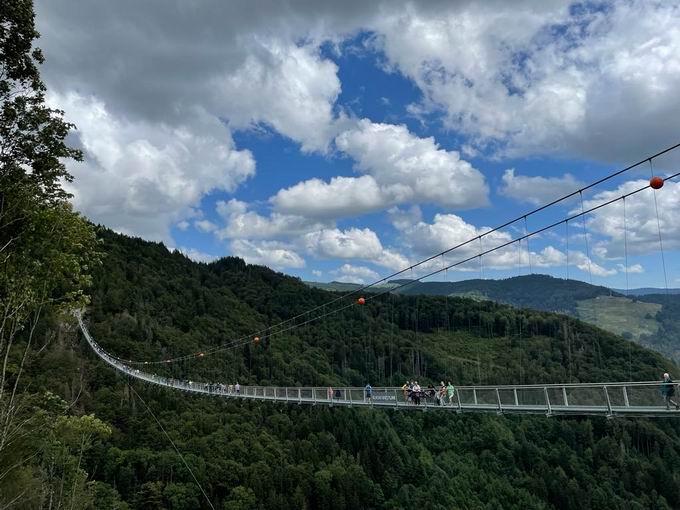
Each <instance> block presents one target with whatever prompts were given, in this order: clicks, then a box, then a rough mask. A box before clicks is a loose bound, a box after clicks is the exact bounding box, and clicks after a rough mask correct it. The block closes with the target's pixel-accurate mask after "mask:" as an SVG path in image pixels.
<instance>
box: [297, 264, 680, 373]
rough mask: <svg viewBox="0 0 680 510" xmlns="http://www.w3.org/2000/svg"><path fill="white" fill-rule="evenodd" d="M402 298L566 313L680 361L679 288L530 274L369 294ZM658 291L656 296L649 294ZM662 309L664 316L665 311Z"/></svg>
mask: <svg viewBox="0 0 680 510" xmlns="http://www.w3.org/2000/svg"><path fill="white" fill-rule="evenodd" d="M307 284H308V285H310V286H312V287H315V288H322V289H325V290H331V291H344V292H348V291H353V290H356V289H358V288H360V287H361V285H358V284H353V283H340V282H331V283H318V282H307ZM387 289H393V291H392V292H395V293H398V294H404V295H428V296H459V297H469V298H471V299H476V300H484V299H488V300H491V301H497V302H499V303H505V304H509V305H513V306H516V307H521V308H531V309H534V310H543V311H546V312H559V313H566V314H569V315H572V316H574V317H577V318H579V319H581V320H583V321H585V322H588V323H590V324H593V325H595V326H597V327H599V328H601V329H604V330H606V331H609V332H612V333H615V334H617V335H622V336H624V338H626V339H628V340H633V341H635V342H637V343H639V344H641V345H644V346H646V347H649V348H651V349H654V350H655V351H657V352H660V353H661V354H663V355H664V356H666V357H669V358H670V359H673V360H676V361H677V360H678V359H680V335H678V331H679V330H680V314H678V313H677V310H678V307H679V306H680V296H678V295H677V292H676V291H677V289H669V290H668V293H666V292H665V290H664V291H663V293H661V294H660V293H659V289H633V290H632V291H630V292H629V291H626V290H618V291H616V290H611V289H608V288H606V287H601V286H597V285H590V284H588V283H586V282H582V281H579V280H565V279H562V278H553V277H551V276H548V275H541V274H532V275H524V276H517V277H513V278H507V279H503V280H481V279H471V280H465V281H460V282H431V281H425V282H418V281H413V280H390V281H389V282H387V283H384V284H380V285H377V286H375V287H372V288H371V289H368V291H367V292H384V291H385V290H387ZM652 290H654V291H655V292H656V293H654V292H650V291H652ZM662 309H663V311H662Z"/></svg>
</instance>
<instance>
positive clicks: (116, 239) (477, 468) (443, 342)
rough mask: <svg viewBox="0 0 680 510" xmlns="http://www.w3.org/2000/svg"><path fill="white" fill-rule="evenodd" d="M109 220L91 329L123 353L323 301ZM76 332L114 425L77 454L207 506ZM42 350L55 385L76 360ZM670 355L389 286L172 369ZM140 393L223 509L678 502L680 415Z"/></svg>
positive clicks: (577, 376)
mask: <svg viewBox="0 0 680 510" xmlns="http://www.w3.org/2000/svg"><path fill="white" fill-rule="evenodd" d="M100 235H101V237H102V238H103V239H104V247H105V249H106V252H107V256H106V258H105V261H104V266H103V268H102V269H101V271H98V272H97V274H96V278H95V287H94V291H93V302H92V307H91V310H90V312H89V315H88V317H89V320H90V329H91V331H93V332H94V334H95V336H96V337H97V339H98V341H99V342H101V343H102V344H103V345H105V346H106V347H107V349H110V350H111V352H113V353H116V354H123V355H124V356H126V357H127V356H130V357H135V358H157V357H163V356H166V355H176V354H184V353H192V352H194V353H195V352H197V351H198V350H201V349H206V348H208V347H210V346H214V345H218V344H219V343H222V342H225V341H227V340H228V339H230V338H233V337H237V336H241V335H245V334H247V333H249V332H251V331H253V330H256V329H258V328H261V327H262V326H263V325H269V324H272V323H275V322H277V321H279V320H283V319H287V318H289V317H291V316H294V315H296V314H298V313H300V312H301V311H303V310H305V309H308V308H310V307H312V306H314V305H317V304H321V303H323V302H326V301H328V300H329V299H330V298H331V296H329V295H328V294H326V293H324V292H322V291H319V290H315V289H309V288H308V287H306V286H305V285H304V284H302V283H301V282H300V281H299V280H296V279H293V278H289V277H285V276H283V275H280V274H277V273H274V272H272V271H270V270H268V269H265V268H262V267H255V266H248V265H246V264H244V263H243V261H241V260H239V259H233V258H228V259H223V260H221V261H219V262H216V263H213V264H208V265H206V264H196V263H193V262H191V261H190V260H188V259H186V258H185V257H183V256H182V255H180V254H177V253H170V252H168V251H167V250H166V249H165V248H164V247H163V246H162V245H159V244H154V243H147V242H144V241H141V240H138V239H131V238H127V237H123V236H119V235H116V234H113V233H111V232H109V231H106V230H101V231H100ZM81 345H82V346H83V348H84V349H86V350H85V351H84V355H85V357H86V359H87V361H82V362H83V363H85V367H84V370H83V372H82V373H83V374H84V377H85V380H86V384H87V389H86V391H85V392H84V395H83V397H81V400H80V401H79V405H80V406H82V411H81V412H86V413H92V412H94V413H95V415H96V416H98V417H99V418H100V419H103V420H105V421H106V422H108V423H110V424H111V426H112V428H113V433H112V434H111V436H110V437H109V438H108V439H103V440H101V441H96V442H93V443H92V446H91V447H90V449H89V450H88V453H87V454H86V455H84V457H83V465H84V469H85V471H87V472H88V473H91V475H92V476H93V477H94V479H95V480H96V482H97V484H99V485H97V487H98V489H97V490H98V491H99V492H100V493H106V494H109V496H110V497H111V498H112V501H114V502H115V503H112V504H116V505H118V504H119V503H118V502H117V501H118V500H117V499H116V496H117V495H119V496H120V500H121V501H124V502H126V503H127V504H128V505H129V506H130V508H134V509H137V508H139V509H142V508H207V503H206V502H205V500H204V499H203V496H202V494H201V493H200V490H199V489H198V487H197V486H196V485H195V483H194V481H193V478H192V476H191V474H190V473H189V472H188V471H187V469H186V467H185V466H184V464H183V462H182V461H181V459H179V457H178V456H177V455H176V453H175V452H174V450H173V449H172V447H171V446H170V444H169V443H168V441H167V439H166V438H165V437H164V435H163V433H162V432H161V431H160V429H159V428H158V426H157V424H156V423H155V421H154V420H153V418H152V417H151V416H150V415H149V414H148V413H147V412H146V410H145V407H144V406H143V405H141V404H140V403H139V402H138V401H137V400H136V398H134V397H133V396H132V395H131V393H130V392H129V391H128V390H127V388H126V381H125V380H124V379H122V378H121V377H119V376H118V375H117V374H115V373H113V372H112V371H110V370H109V369H105V368H103V367H102V364H101V362H100V361H99V360H98V358H96V357H95V356H94V355H93V354H92V353H90V352H89V350H87V349H88V348H87V346H86V345H84V344H83V343H82V342H81ZM570 352H571V354H570ZM43 358H44V361H43V360H42V358H41V359H38V360H36V363H35V364H34V365H33V366H32V367H31V372H30V378H31V381H32V382H33V384H35V385H37V386H46V387H60V384H61V383H60V381H62V380H63V379H64V374H65V373H67V372H72V371H73V369H72V368H66V367H69V366H70V365H69V363H70V361H68V360H71V359H73V355H72V354H71V353H69V352H68V351H61V352H59V351H56V350H53V351H52V352H49V353H48V352H46V353H45V355H44V357H43ZM76 359H77V358H76ZM478 359H479V360H480V361H481V363H480V364H479V365H478V362H477V361H478ZM390 365H391V368H390ZM51 367H55V368H54V369H53V368H51ZM675 368H676V367H674V366H673V365H672V364H671V363H669V362H668V361H666V360H664V359H662V358H661V357H660V356H658V355H657V354H655V353H652V352H650V351H648V350H645V349H643V348H640V347H638V346H636V345H634V344H631V343H629V342H625V341H624V340H622V339H621V338H618V337H616V336H614V335H611V334H609V333H606V332H603V331H600V330H598V329H595V328H593V327H591V326H588V325H586V324H583V323H581V322H578V321H576V320H574V319H570V318H565V317H563V316H557V315H554V314H549V313H544V312H535V311H530V310H522V311H518V310H515V309H512V308H510V307H507V306H504V305H498V304H494V303H490V302H477V301H470V300H465V299H460V298H445V297H436V296H434V297H423V296H387V297H385V298H384V299H382V298H376V299H373V300H370V301H369V302H368V304H367V305H365V306H363V307H358V308H356V309H355V310H353V311H351V312H350V311H348V312H347V313H345V314H344V315H343V314H340V315H337V316H329V317H328V318H326V319H324V320H321V321H319V322H318V323H316V324H313V325H312V324H310V325H308V326H305V327H303V328H299V329H297V330H295V331H294V332H290V333H285V334H281V335H274V336H271V337H269V338H267V337H263V341H262V343H261V345H260V347H258V348H255V347H254V346H253V345H252V343H250V342H248V343H247V345H245V346H242V347H239V348H235V349H230V350H227V351H225V352H224V353H222V354H221V355H215V356H208V357H205V358H200V359H198V358H197V359H196V360H195V361H193V362H188V363H184V364H182V366H177V367H175V368H172V369H171V370H172V371H173V373H174V375H175V376H177V377H188V378H195V379H204V380H215V381H225V382H229V381H232V382H233V381H234V380H235V379H236V378H238V379H239V380H240V382H241V383H244V382H257V383H265V384H266V383H269V384H280V385H283V384H296V383H304V384H326V383H328V384H346V383H350V382H353V383H354V384H364V383H365V382H366V381H370V382H371V383H372V384H374V385H380V384H385V383H393V384H396V383H401V381H402V379H404V378H406V377H409V378H412V377H414V376H415V375H416V373H417V374H418V377H419V378H420V379H421V383H422V382H425V383H427V382H429V381H437V380H439V379H440V378H441V377H450V378H451V379H452V380H453V381H454V382H455V383H457V384H460V383H464V382H476V381H477V380H479V379H480V378H481V380H482V382H519V380H520V377H521V378H522V379H523V380H524V381H525V382H538V381H541V382H545V381H557V380H561V381H562V380H566V379H568V378H569V377H571V378H572V380H575V381H576V380H597V379H600V380H605V379H608V380H611V379H626V378H628V377H629V376H630V374H631V372H632V374H633V375H634V376H635V377H636V378H640V379H650V378H655V377H657V376H658V374H659V373H660V372H661V371H663V370H671V371H673V369H675ZM480 372H481V376H480ZM520 374H521V376H520ZM137 391H139V392H140V394H141V395H142V397H143V398H144V399H145V401H146V402H147V403H148V404H149V405H150V406H151V407H152V409H153V411H154V413H155V414H156V415H157V416H158V417H159V419H160V420H161V422H162V423H163V426H164V428H165V429H166V430H167V432H168V434H170V436H171V437H172V438H173V441H174V442H175V443H176V445H177V447H178V448H179V450H180V451H181V452H183V454H184V457H185V460H186V462H187V463H188V464H189V466H190V467H191V469H192V471H193V472H194V474H195V475H196V477H197V478H198V480H199V481H200V483H201V484H202V486H203V487H204V488H205V489H206V492H207V493H208V495H209V497H210V499H211V501H212V502H213V504H214V505H215V506H216V508H221V509H227V508H229V509H231V508H255V509H260V508H267V509H269V508H274V509H298V508H333V509H335V508H338V509H342V508H390V509H393V508H404V509H406V508H414V507H421V508H428V509H429V508H433V509H448V508H488V509H496V508H516V509H525V508H529V509H545V508H565V509H575V508H579V509H581V508H587V509H599V508H608V509H609V508H622V509H623V508H673V507H676V506H678V505H680V478H679V477H678V475H677V474H676V473H677V472H680V471H678V469H679V468H680V426H678V425H677V424H676V423H675V422H674V421H656V422H653V421H645V420H631V421H624V420H620V421H618V420H617V421H607V420H604V419H585V418H584V419H554V418H543V417H521V416H513V417H505V416H481V415H465V414H464V415H460V416H458V415H455V414H453V413H438V412H428V413H407V412H396V411H374V410H369V409H346V408H320V407H318V408H307V407H298V406H290V407H282V406H277V405H273V404H267V403H248V402H233V401H224V400H221V399H211V398H208V397H195V396H187V395H184V394H178V393H176V392H173V391H170V390H163V389H158V388H152V387H144V386H137ZM104 487H106V488H113V487H115V492H111V491H113V489H111V491H109V492H106V491H105V490H104ZM114 508H115V507H114Z"/></svg>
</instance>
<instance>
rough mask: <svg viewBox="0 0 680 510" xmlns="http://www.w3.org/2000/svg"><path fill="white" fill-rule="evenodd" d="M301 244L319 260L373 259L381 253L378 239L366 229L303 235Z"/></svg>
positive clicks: (321, 231) (337, 230)
mask: <svg viewBox="0 0 680 510" xmlns="http://www.w3.org/2000/svg"><path fill="white" fill-rule="evenodd" d="M303 242H304V244H305V247H306V249H307V251H308V252H309V253H312V254H314V255H315V256H317V257H321V258H338V259H375V258H378V257H379V256H380V255H381V253H382V251H383V247H382V244H381V243H380V239H378V236H377V235H376V233H375V232H373V231H372V230H371V229H368V228H364V229H359V228H350V229H348V230H339V229H337V228H335V229H325V230H319V231H316V232H310V233H309V234H307V235H305V236H304V240H303Z"/></svg>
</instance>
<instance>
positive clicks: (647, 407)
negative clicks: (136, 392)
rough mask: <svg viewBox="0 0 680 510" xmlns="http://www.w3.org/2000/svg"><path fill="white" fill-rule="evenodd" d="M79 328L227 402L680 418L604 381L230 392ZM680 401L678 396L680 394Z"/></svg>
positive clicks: (655, 391) (644, 395)
mask: <svg viewBox="0 0 680 510" xmlns="http://www.w3.org/2000/svg"><path fill="white" fill-rule="evenodd" d="M76 318H77V319H78V322H79V324H80V328H81V330H82V332H83V334H84V336H85V338H86V340H87V342H88V343H89V344H90V346H91V347H92V349H93V350H94V351H95V353H96V354H97V355H98V356H99V357H100V358H101V359H102V360H104V361H105V362H106V363H107V364H109V365H110V366H112V367H113V368H114V369H116V370H118V371H120V372H122V373H124V374H126V375H128V376H130V377H132V378H135V379H139V380H142V381H145V382H148V383H151V384H155V385H159V386H164V387H167V388H171V389H174V390H180V391H185V392H189V393H199V394H207V395H213V396H218V397H224V398H232V399H246V400H262V401H270V402H283V403H289V404H300V405H302V404H306V405H325V406H362V407H374V408H381V409H385V408H387V409H400V410H401V409H403V410H409V411H414V410H421V411H425V410H440V411H449V412H458V413H462V412H478V413H497V414H504V413H508V414H509V413H512V414H543V415H548V416H552V415H556V416H590V415H599V416H608V417H616V416H622V417H623V416H626V417H642V416H646V417H680V411H678V410H676V409H675V408H674V407H673V406H671V409H667V408H666V405H665V402H664V399H663V397H662V396H661V389H662V387H663V383H661V382H659V381H645V382H604V383H568V384H545V385H498V386H458V387H456V392H455V395H454V397H453V399H451V400H450V401H449V399H445V401H446V403H445V404H443V405H438V404H437V403H436V402H435V399H434V398H432V397H430V396H427V397H424V398H422V399H421V402H420V403H419V404H415V403H413V402H410V401H409V399H408V396H407V393H406V392H404V391H403V390H402V389H401V388H374V389H373V392H372V398H370V399H369V398H367V396H366V392H365V391H364V389H363V388H344V387H343V388H332V389H329V388H318V387H275V386H241V388H240V392H238V393H237V392H235V391H234V390H233V389H232V390H231V391H230V390H229V386H227V385H224V384H209V383H198V382H192V381H179V380H175V379H168V378H165V377H160V376H157V375H154V374H149V373H147V372H143V371H140V370H137V369H134V368H132V367H130V366H128V365H126V364H125V362H123V361H122V360H120V359H117V358H115V357H113V356H111V355H110V354H108V353H107V352H106V351H104V350H103V349H102V348H101V347H100V346H99V345H98V344H97V342H95V340H94V339H93V338H92V336H91V335H90V333H89V331H88V329H87V327H86V326H85V324H84V322H83V320H82V317H81V315H80V313H76ZM679 397H680V395H679Z"/></svg>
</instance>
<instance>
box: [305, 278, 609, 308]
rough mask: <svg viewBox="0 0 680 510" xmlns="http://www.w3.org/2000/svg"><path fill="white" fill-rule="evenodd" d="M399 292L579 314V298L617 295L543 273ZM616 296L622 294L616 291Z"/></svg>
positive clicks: (339, 286) (344, 286) (348, 286)
mask: <svg viewBox="0 0 680 510" xmlns="http://www.w3.org/2000/svg"><path fill="white" fill-rule="evenodd" d="M409 282H413V280H408V279H400V280H390V281H389V282H387V283H386V284H383V285H380V286H376V287H373V288H372V289H371V290H373V291H379V290H380V291H381V290H385V288H388V287H392V288H394V287H399V286H400V285H404V284H406V283H409ZM306 283H307V285H310V286H312V287H316V288H321V289H324V290H332V291H338V292H350V291H353V290H356V289H358V288H361V287H362V285H358V284H355V283H341V282H330V283H318V282H306ZM395 292H396V293H398V294H403V295H406V296H415V295H421V296H461V297H471V298H476V299H488V300H489V301H497V302H499V303H506V304H510V305H513V306H517V307H521V308H533V309H535V310H543V311H549V312H562V313H572V314H575V313H576V310H577V305H578V301H581V300H584V299H593V298H595V297H597V296H609V295H612V294H614V293H613V292H612V291H611V290H610V289H608V288H606V287H600V286H596V285H590V284H588V283H585V282H582V281H579V280H565V279H562V278H553V277H552V276H548V275H541V274H534V275H526V276H516V277H513V278H507V279H505V280H482V279H474V280H465V281H460V282H414V283H412V284H410V285H408V286H405V287H401V288H397V289H396V290H395ZM615 295H619V294H618V293H616V294H615Z"/></svg>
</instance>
